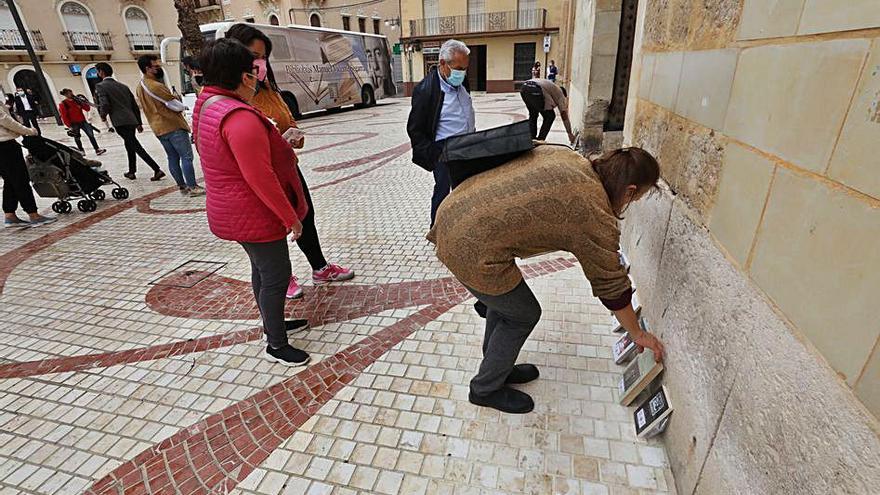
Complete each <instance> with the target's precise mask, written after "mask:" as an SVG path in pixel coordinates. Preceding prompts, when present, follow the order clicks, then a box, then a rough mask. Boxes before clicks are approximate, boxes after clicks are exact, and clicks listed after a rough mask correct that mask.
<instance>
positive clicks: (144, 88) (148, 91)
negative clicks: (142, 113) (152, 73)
mask: <svg viewBox="0 0 880 495" xmlns="http://www.w3.org/2000/svg"><path fill="white" fill-rule="evenodd" d="M141 88H143V90H144V92H145V93H147V94H148V95H150V96H151V97H152V98H153V99H154V100H156V101H161V102H162V104H163V105H166V106H167V105H168V102H167V101H165V100H163V99H162V98H159V97H158V96H156V94H155V93H153V92H152V91H150V90H149V89H148V88H147V84H146V82H144V80H143V79H141Z"/></svg>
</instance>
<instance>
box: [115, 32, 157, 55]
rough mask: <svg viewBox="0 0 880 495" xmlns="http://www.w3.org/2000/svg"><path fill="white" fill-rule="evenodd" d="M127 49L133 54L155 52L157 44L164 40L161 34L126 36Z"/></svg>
mask: <svg viewBox="0 0 880 495" xmlns="http://www.w3.org/2000/svg"><path fill="white" fill-rule="evenodd" d="M125 37H126V38H128V47H129V48H130V49H131V51H133V52H157V51H159V44H160V43H162V39H163V38H165V35H163V34H126V35H125Z"/></svg>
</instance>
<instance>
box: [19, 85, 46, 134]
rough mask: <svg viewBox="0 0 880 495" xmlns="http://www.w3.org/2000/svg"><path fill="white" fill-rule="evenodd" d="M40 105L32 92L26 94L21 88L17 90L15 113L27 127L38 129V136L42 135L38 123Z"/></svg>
mask: <svg viewBox="0 0 880 495" xmlns="http://www.w3.org/2000/svg"><path fill="white" fill-rule="evenodd" d="M39 103H40V102H39V100H38V99H37V98H36V97H35V96H34V94H33V93H32V92H31V91H30V90H28V91H27V92H25V90H23V89H21V88H15V113H17V114H18V117H19V118H20V119H21V121H22V122H21V123H22V124H24V125H25V127H32V128H34V129H36V130H37V134H38V135H40V134H42V131H41V130H40V123H39V122H38V121H37V117H39V114H38V108H39V107H38V106H37V105H39Z"/></svg>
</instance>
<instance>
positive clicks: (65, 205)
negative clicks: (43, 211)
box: [60, 201, 73, 213]
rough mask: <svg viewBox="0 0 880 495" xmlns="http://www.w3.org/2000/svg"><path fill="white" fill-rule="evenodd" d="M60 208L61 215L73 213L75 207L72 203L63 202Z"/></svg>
mask: <svg viewBox="0 0 880 495" xmlns="http://www.w3.org/2000/svg"><path fill="white" fill-rule="evenodd" d="M60 208H61V213H70V212H71V211H73V206H72V205H71V204H70V201H62V202H61V206H60Z"/></svg>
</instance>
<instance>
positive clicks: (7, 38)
mask: <svg viewBox="0 0 880 495" xmlns="http://www.w3.org/2000/svg"><path fill="white" fill-rule="evenodd" d="M27 36H28V38H29V39H30V40H31V46H33V47H34V51H38V52H44V51H46V42H45V41H43V35H42V33H40V32H39V31H27ZM0 50H9V51H24V50H25V47H24V39H23V38H22V37H21V33H19V32H18V30H17V29H0Z"/></svg>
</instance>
